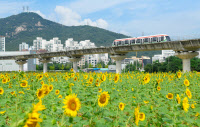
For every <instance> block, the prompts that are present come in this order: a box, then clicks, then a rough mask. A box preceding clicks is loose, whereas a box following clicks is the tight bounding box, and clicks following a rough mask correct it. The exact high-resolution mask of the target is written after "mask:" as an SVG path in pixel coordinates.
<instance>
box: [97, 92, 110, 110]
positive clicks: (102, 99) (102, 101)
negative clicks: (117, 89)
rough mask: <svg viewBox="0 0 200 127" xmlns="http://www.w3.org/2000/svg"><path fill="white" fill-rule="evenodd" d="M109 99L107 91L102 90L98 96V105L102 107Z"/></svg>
mask: <svg viewBox="0 0 200 127" xmlns="http://www.w3.org/2000/svg"><path fill="white" fill-rule="evenodd" d="M109 99H110V95H109V94H108V92H105V91H104V92H103V93H101V95H99V98H98V105H99V106H100V107H104V106H106V105H107V104H108V100H109Z"/></svg>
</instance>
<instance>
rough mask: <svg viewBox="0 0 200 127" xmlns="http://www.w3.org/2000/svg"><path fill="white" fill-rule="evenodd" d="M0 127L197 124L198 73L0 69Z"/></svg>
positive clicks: (199, 110)
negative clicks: (6, 70) (21, 70)
mask: <svg viewBox="0 0 200 127" xmlns="http://www.w3.org/2000/svg"><path fill="white" fill-rule="evenodd" d="M0 80H1V82H0V100H1V103H0V127H6V126H10V127H39V126H41V127H66V126H70V127H71V126H75V127H82V126H83V127H90V126H91V127H93V126H96V127H106V126H108V127H111V126H112V127H113V126H116V127H117V126H128V127H132V126H151V127H153V126H181V127H182V126H185V127H187V126H200V115H199V113H200V73H199V72H190V73H181V72H177V73H170V72H168V73H143V72H131V73H129V72H128V73H123V74H115V73H95V72H94V73H74V72H73V70H71V72H66V73H61V72H55V73H54V72H51V73H45V74H43V73H35V72H33V73H24V72H12V73H0Z"/></svg>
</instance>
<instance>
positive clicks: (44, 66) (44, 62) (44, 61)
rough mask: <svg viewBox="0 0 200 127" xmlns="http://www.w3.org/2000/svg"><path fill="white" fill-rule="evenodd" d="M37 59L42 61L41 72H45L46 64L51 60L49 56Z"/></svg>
mask: <svg viewBox="0 0 200 127" xmlns="http://www.w3.org/2000/svg"><path fill="white" fill-rule="evenodd" d="M39 61H40V62H42V63H43V73H46V72H47V71H48V69H47V64H48V63H49V62H51V58H42V59H40V60H39Z"/></svg>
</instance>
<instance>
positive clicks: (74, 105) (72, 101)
mask: <svg viewBox="0 0 200 127" xmlns="http://www.w3.org/2000/svg"><path fill="white" fill-rule="evenodd" d="M70 109H71V110H73V111H75V110H76V102H75V101H74V100H71V104H70Z"/></svg>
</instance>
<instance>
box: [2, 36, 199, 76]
mask: <svg viewBox="0 0 200 127" xmlns="http://www.w3.org/2000/svg"><path fill="white" fill-rule="evenodd" d="M199 48H200V39H191V40H181V41H169V42H162V43H161V42H160V43H152V44H137V45H126V46H117V47H103V48H92V49H79V50H70V51H61V52H49V53H41V54H28V55H18V56H0V60H8V59H14V60H16V63H17V64H19V66H20V70H23V64H25V63H26V62H27V59H32V58H38V59H39V61H40V62H42V63H43V72H44V73H45V72H47V63H48V62H50V60H51V58H53V57H61V56H66V57H69V58H70V59H69V60H70V61H71V62H73V68H74V71H75V72H76V71H77V61H79V60H80V58H81V56H83V55H88V54H102V53H109V54H110V55H111V58H112V59H114V60H115V61H116V73H121V60H123V59H124V58H125V55H126V53H128V52H137V51H153V50H174V51H175V52H176V53H175V55H176V56H177V57H179V58H181V59H182V60H183V71H184V72H186V71H190V59H191V58H193V57H195V56H197V55H198V52H196V51H197V50H198V49H199Z"/></svg>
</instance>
